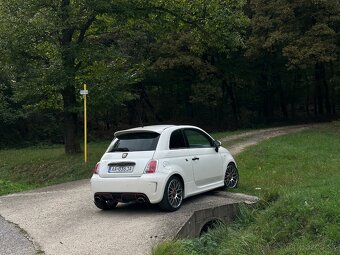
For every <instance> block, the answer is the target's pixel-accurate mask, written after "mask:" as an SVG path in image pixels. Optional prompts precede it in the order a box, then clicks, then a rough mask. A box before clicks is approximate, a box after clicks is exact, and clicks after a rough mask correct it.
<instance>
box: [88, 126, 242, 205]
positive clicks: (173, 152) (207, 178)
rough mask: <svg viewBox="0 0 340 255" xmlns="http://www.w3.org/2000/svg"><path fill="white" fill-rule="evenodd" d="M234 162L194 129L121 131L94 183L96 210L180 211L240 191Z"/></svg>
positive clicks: (93, 177)
mask: <svg viewBox="0 0 340 255" xmlns="http://www.w3.org/2000/svg"><path fill="white" fill-rule="evenodd" d="M238 181H239V174H238V170H237V167H236V163H235V160H234V158H233V157H232V156H231V154H230V153H229V151H228V150H227V149H225V148H223V147H221V142H219V141H217V140H214V139H213V138H212V137H211V136H210V135H209V134H208V133H206V132H205V131H203V130H202V129H200V128H198V127H194V126H174V125H157V126H145V127H138V128H132V129H127V130H122V131H118V132H116V133H115V138H114V140H113V141H112V143H111V144H110V146H109V147H108V149H107V150H106V152H105V153H104V155H103V156H102V158H101V160H100V162H98V163H97V165H96V167H95V168H94V170H93V176H92V178H91V187H92V191H93V193H94V203H95V205H96V206H97V207H98V208H100V209H103V210H107V209H113V208H115V207H116V206H117V204H118V202H125V203H126V202H131V201H137V202H150V203H152V204H159V206H160V207H161V208H162V209H163V210H166V211H175V210H177V209H178V208H179V207H180V206H181V204H182V201H183V199H184V198H187V197H190V196H193V195H196V194H199V193H202V192H205V191H208V190H212V189H216V188H220V187H225V188H235V187H236V186H237V184H238Z"/></svg>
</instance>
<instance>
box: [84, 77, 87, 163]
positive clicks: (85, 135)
mask: <svg viewBox="0 0 340 255" xmlns="http://www.w3.org/2000/svg"><path fill="white" fill-rule="evenodd" d="M84 91H86V84H84ZM84 162H85V163H86V162H87V119H86V93H85V94H84Z"/></svg>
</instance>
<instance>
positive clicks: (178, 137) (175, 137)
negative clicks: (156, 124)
mask: <svg viewBox="0 0 340 255" xmlns="http://www.w3.org/2000/svg"><path fill="white" fill-rule="evenodd" d="M169 147H170V149H180V148H186V147H187V146H186V144H185V140H184V136H183V133H182V131H181V130H176V131H174V132H172V134H171V137H170V145H169Z"/></svg>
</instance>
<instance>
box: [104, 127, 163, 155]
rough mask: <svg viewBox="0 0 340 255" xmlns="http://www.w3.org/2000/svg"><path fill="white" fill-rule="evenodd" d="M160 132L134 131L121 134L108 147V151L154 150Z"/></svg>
mask: <svg viewBox="0 0 340 255" xmlns="http://www.w3.org/2000/svg"><path fill="white" fill-rule="evenodd" d="M159 136H160V134H158V133H154V132H138V133H137V132H136V133H129V134H122V135H120V136H118V137H116V138H117V141H116V142H115V143H114V144H113V146H112V147H111V148H110V150H109V152H117V151H119V152H121V151H154V150H155V149H156V147H157V143H158V139H159Z"/></svg>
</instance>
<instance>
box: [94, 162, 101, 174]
mask: <svg viewBox="0 0 340 255" xmlns="http://www.w3.org/2000/svg"><path fill="white" fill-rule="evenodd" d="M99 166H100V163H99V162H98V163H97V164H96V166H95V167H94V168H93V170H92V172H93V173H94V174H98V172H99Z"/></svg>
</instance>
